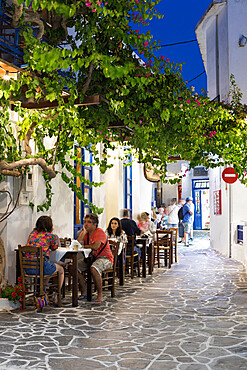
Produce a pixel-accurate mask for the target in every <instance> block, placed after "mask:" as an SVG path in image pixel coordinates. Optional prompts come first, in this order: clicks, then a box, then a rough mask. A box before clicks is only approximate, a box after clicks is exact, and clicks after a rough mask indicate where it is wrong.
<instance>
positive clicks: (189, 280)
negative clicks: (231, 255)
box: [0, 232, 247, 370]
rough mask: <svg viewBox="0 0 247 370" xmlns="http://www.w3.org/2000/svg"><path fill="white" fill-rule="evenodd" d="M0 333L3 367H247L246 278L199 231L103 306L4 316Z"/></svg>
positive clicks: (0, 319)
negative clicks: (168, 262) (174, 255)
mask: <svg viewBox="0 0 247 370" xmlns="http://www.w3.org/2000/svg"><path fill="white" fill-rule="evenodd" d="M0 334H1V336H0V369H74V370H75V369H84V370H86V369H104V368H109V369H183V370H185V369H186V370H190V369H191V370H192V369H193V370H196V369H198V370H203V369H246V368H247V275H246V272H245V270H244V268H243V266H242V265H241V264H240V263H238V262H236V261H234V260H232V259H228V258H225V257H222V256H221V255H219V254H216V253H215V252H213V251H211V250H210V249H209V239H208V234H207V232H197V233H195V239H194V242H193V244H192V245H191V246H190V247H189V248H185V247H183V246H181V244H179V259H178V263H177V264H173V265H172V268H171V269H169V270H168V269H165V268H164V267H163V268H161V269H158V268H155V272H154V274H153V275H152V277H147V278H146V279H141V278H140V279H139V278H135V279H134V280H133V281H130V279H128V280H127V282H126V285H125V286H124V287H123V288H119V286H118V285H117V294H116V298H114V299H111V298H110V296H109V295H108V294H107V293H106V301H105V302H104V304H103V305H101V306H99V307H96V306H93V305H92V304H90V303H86V302H80V306H79V307H78V308H71V306H70V305H69V304H68V305H66V303H65V304H64V306H63V308H61V309H59V308H51V307H48V308H46V309H44V311H43V312H42V313H37V312H34V311H32V312H30V311H27V312H26V313H22V312H19V311H18V312H12V313H1V314H0Z"/></svg>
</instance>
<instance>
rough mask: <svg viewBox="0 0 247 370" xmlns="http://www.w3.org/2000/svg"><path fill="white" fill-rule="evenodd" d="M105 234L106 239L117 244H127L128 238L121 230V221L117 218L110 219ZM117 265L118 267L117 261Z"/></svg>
mask: <svg viewBox="0 0 247 370" xmlns="http://www.w3.org/2000/svg"><path fill="white" fill-rule="evenodd" d="M105 233H106V236H107V238H108V239H116V240H117V241H119V242H122V243H128V237H127V235H126V233H125V231H124V230H123V229H122V225H121V221H120V220H119V218H117V217H112V218H111V219H110V221H109V224H108V227H107V229H106V231H105ZM124 260H125V255H124ZM117 264H118V265H119V259H118V261H117Z"/></svg>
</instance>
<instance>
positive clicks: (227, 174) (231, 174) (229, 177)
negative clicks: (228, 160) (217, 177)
mask: <svg viewBox="0 0 247 370" xmlns="http://www.w3.org/2000/svg"><path fill="white" fill-rule="evenodd" d="M237 178H238V174H237V173H236V172H235V170H234V168H233V167H227V168H225V169H224V171H223V172H222V179H223V180H224V181H225V182H227V184H233V183H234V182H235V181H237Z"/></svg>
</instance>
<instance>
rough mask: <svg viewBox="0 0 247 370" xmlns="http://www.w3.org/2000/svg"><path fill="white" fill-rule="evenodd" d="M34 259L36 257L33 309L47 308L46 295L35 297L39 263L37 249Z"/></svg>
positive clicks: (47, 299)
mask: <svg viewBox="0 0 247 370" xmlns="http://www.w3.org/2000/svg"><path fill="white" fill-rule="evenodd" d="M36 257H37V262H36V271H35V284H34V298H33V304H34V307H35V308H37V309H38V308H40V309H42V308H43V307H45V306H48V304H49V303H50V302H49V298H48V295H47V294H46V293H44V294H40V295H37V280H38V267H39V262H38V257H39V248H38V250H37V252H36Z"/></svg>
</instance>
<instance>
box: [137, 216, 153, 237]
mask: <svg viewBox="0 0 247 370" xmlns="http://www.w3.org/2000/svg"><path fill="white" fill-rule="evenodd" d="M137 219H138V221H139V224H138V227H139V229H140V230H141V235H147V236H150V237H151V236H153V235H154V234H155V231H156V228H155V226H154V223H153V222H152V221H150V220H149V213H147V212H142V213H141V215H138V216H137Z"/></svg>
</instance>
